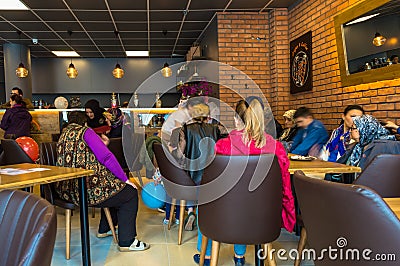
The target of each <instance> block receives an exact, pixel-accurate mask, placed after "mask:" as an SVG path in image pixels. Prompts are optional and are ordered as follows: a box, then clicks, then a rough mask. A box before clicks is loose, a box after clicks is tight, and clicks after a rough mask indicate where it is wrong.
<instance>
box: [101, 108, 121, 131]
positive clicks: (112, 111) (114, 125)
mask: <svg viewBox="0 0 400 266" xmlns="http://www.w3.org/2000/svg"><path fill="white" fill-rule="evenodd" d="M104 115H105V116H106V117H107V119H108V121H110V123H111V130H110V132H109V133H108V137H109V138H121V137H122V127H123V125H124V122H125V116H124V114H123V113H122V111H121V109H119V108H108V110H107V112H106V113H105V114H104Z"/></svg>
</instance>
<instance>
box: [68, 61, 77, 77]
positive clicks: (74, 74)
mask: <svg viewBox="0 0 400 266" xmlns="http://www.w3.org/2000/svg"><path fill="white" fill-rule="evenodd" d="M67 76H68V77H69V78H70V79H74V78H76V77H77V76H78V70H76V68H75V66H74V64H72V63H71V64H69V67H68V69H67Z"/></svg>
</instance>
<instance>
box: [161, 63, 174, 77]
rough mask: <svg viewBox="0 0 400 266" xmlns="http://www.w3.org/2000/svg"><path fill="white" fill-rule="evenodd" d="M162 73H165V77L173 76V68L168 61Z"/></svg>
mask: <svg viewBox="0 0 400 266" xmlns="http://www.w3.org/2000/svg"><path fill="white" fill-rule="evenodd" d="M161 75H163V77H164V78H169V77H170V76H172V69H171V68H170V67H169V65H168V63H165V64H164V67H163V68H162V69H161Z"/></svg>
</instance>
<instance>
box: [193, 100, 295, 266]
mask: <svg viewBox="0 0 400 266" xmlns="http://www.w3.org/2000/svg"><path fill="white" fill-rule="evenodd" d="M235 111H236V114H235V117H234V120H235V127H236V129H234V130H232V131H231V133H230V134H229V136H228V137H227V138H225V139H220V140H218V141H217V143H216V144H215V152H216V153H217V154H224V155H258V154H270V153H274V154H275V155H276V157H277V159H278V163H279V166H280V169H281V175H282V194H283V195H282V227H284V228H286V230H288V231H289V232H292V231H293V228H294V224H295V221H296V218H295V217H296V216H295V210H294V198H293V193H292V188H291V183H290V174H289V170H288V169H289V159H288V157H287V156H286V152H285V149H284V148H283V146H282V144H281V143H280V142H278V141H276V140H274V138H273V137H272V136H271V135H268V134H267V133H265V132H264V130H263V129H264V113H263V109H262V105H261V104H260V102H259V100H258V99H257V98H255V99H252V100H251V102H250V103H249V104H248V103H247V102H246V101H244V100H241V101H239V102H238V103H237V104H236V108H235ZM201 239H202V234H201V232H200V230H199V233H198V240H197V249H198V250H199V251H200V249H201ZM234 251H235V256H234V262H235V265H244V264H245V258H244V255H245V252H246V245H235V246H234ZM210 253H211V240H210V239H209V240H208V243H207V249H206V258H207V259H209V256H210ZM193 258H194V261H195V262H197V263H198V262H199V259H200V256H199V254H196V255H194V257H193Z"/></svg>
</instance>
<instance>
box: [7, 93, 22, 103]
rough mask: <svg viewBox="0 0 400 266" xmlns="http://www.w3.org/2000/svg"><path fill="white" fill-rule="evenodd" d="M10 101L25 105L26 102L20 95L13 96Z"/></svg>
mask: <svg viewBox="0 0 400 266" xmlns="http://www.w3.org/2000/svg"><path fill="white" fill-rule="evenodd" d="M10 99H11V100H12V101H15V102H16V103H17V104H22V105H25V102H24V101H23V100H22V97H21V96H19V95H18V94H13V95H11V97H10Z"/></svg>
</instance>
